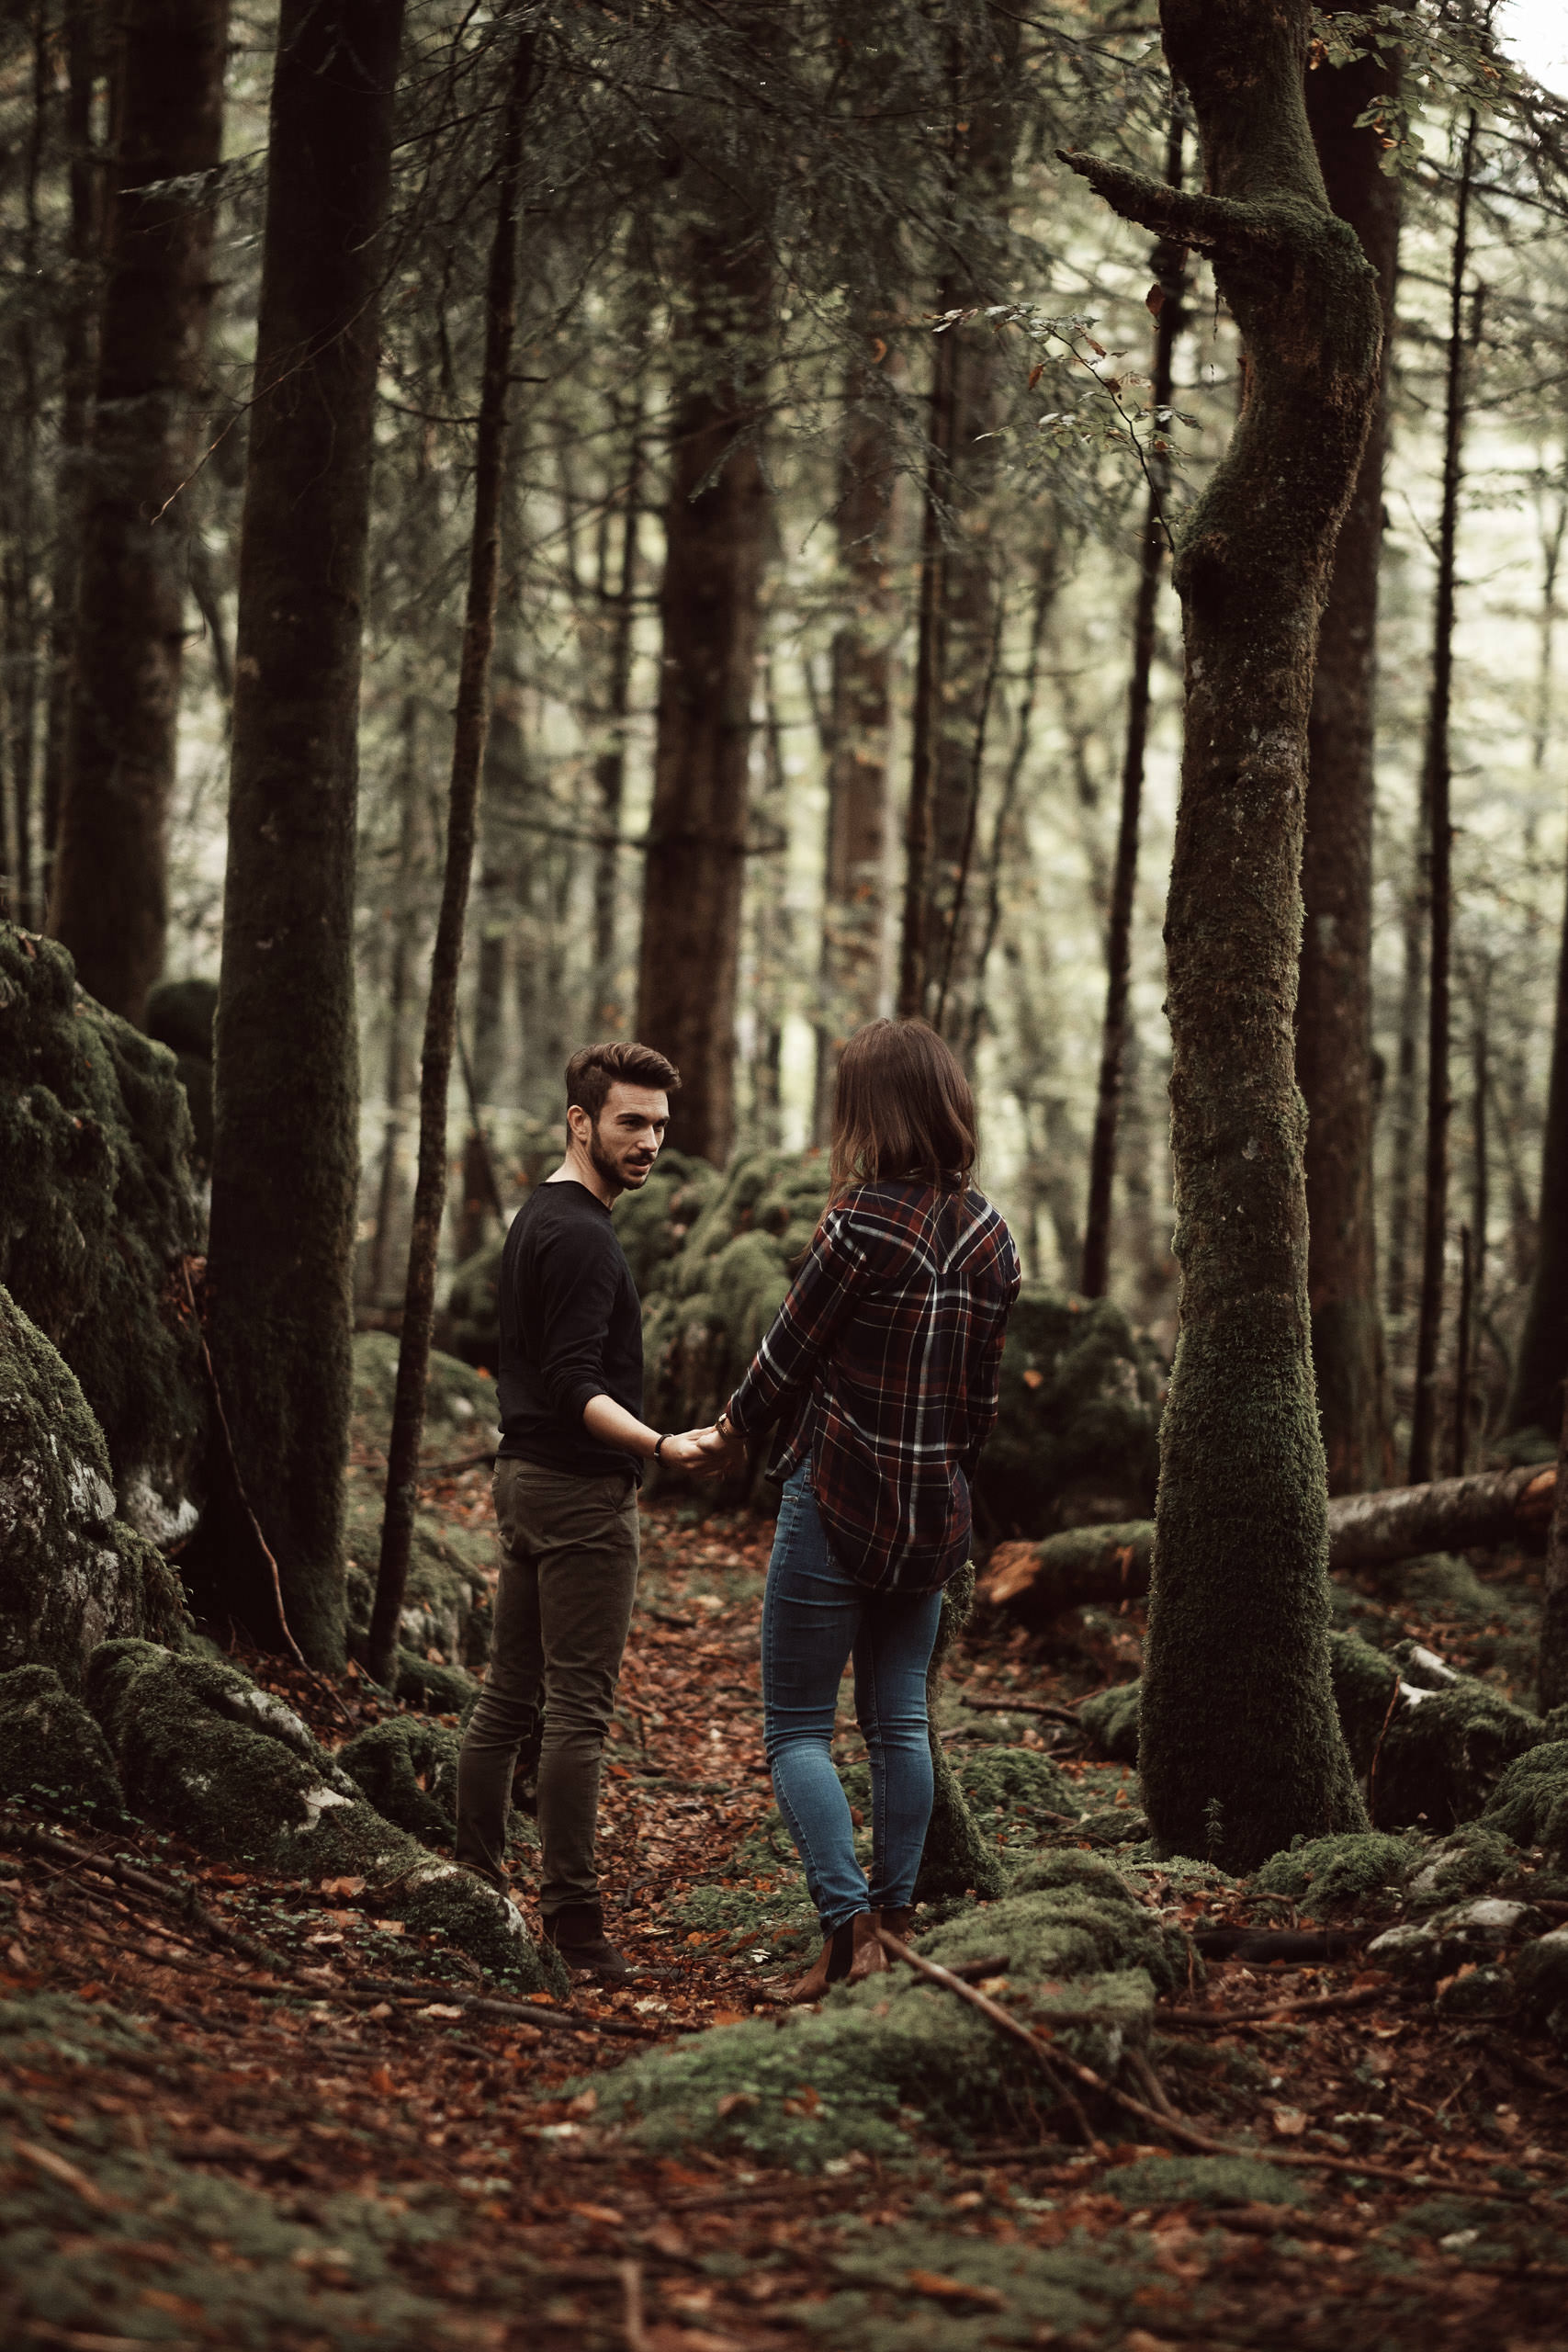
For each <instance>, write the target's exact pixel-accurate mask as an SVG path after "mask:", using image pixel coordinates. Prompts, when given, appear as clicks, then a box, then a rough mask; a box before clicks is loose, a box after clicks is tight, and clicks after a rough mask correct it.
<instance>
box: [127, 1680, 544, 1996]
mask: <svg viewBox="0 0 1568 2352" xmlns="http://www.w3.org/2000/svg"><path fill="white" fill-rule="evenodd" d="M87 1702H88V1704H89V1706H91V1707H92V1709H93V1711H94V1713H95V1714H96V1716H97V1718H98V1721H99V1722H100V1724H103V1726H104V1728H105V1731H106V1732H107V1736H108V1739H109V1744H110V1747H111V1748H112V1749H113V1751H114V1754H115V1758H116V1760H117V1761H118V1767H119V1772H120V1779H121V1781H122V1783H123V1785H124V1788H125V1792H126V1795H127V1797H128V1799H129V1800H130V1804H131V1805H132V1806H133V1807H134V1808H135V1809H137V1810H138V1811H141V1812H144V1813H146V1814H147V1815H150V1816H151V1818H152V1819H153V1820H155V1821H157V1822H159V1823H160V1824H162V1825H163V1826H165V1827H167V1828H171V1829H175V1830H177V1831H178V1832H179V1833H180V1835H181V1836H182V1837H186V1838H189V1839H190V1841H191V1843H192V1844H193V1845H196V1846H198V1847H199V1848H201V1849H202V1850H203V1851H204V1852H207V1853H209V1854H215V1855H220V1856H222V1857H225V1858H228V1859H231V1860H237V1861H243V1862H248V1863H251V1864H253V1865H255V1866H258V1867H260V1868H263V1869H266V1870H270V1871H275V1872H276V1873H277V1874H278V1875H279V1876H280V1877H284V1878H298V1879H304V1880H310V1881H316V1882H319V1881H320V1880H321V1879H323V1878H340V1877H348V1876H359V1877H364V1878H366V1879H367V1880H369V1881H370V1883H372V1884H373V1885H374V1886H375V1888H376V1890H377V1899H378V1904H379V1905H380V1906H381V1908H382V1909H383V1910H384V1911H386V1912H388V1913H389V1915H391V1916H392V1917H400V1918H404V1919H407V1920H408V1922H409V1923H410V1925H411V1926H413V1927H416V1928H419V1929H421V1930H422V1931H423V1932H425V1933H430V1932H433V1931H438V1932H440V1933H443V1934H445V1935H446V1936H447V1937H448V1938H449V1939H450V1940H451V1941H452V1943H453V1944H454V1945H455V1946H457V1949H458V1950H460V1951H466V1952H467V1953H468V1955H469V1957H470V1958H471V1959H473V1960H477V1961H478V1962H479V1963H480V1965H481V1966H483V1967H486V1968H491V1969H494V1970H496V1971H498V1972H500V1973H503V1974H505V1975H507V1976H508V1977H510V1978H511V1979H512V1980H513V1982H514V1983H516V1984H519V1985H523V1986H524V1987H525V1988H526V1989H527V1990H530V1991H540V1990H542V1989H545V1988H549V1989H551V1990H555V1991H564V1990H565V1989H566V1979H565V1975H564V1973H563V1972H562V1970H561V1968H560V1964H559V1962H558V1961H557V1960H556V1959H555V1956H554V1954H553V1953H543V1952H541V1951H539V1950H538V1949H537V1948H536V1946H535V1945H534V1944H533V1942H532V1941H531V1940H530V1939H529V1936H528V1933H527V1930H526V1928H525V1926H524V1922H523V1916H522V1914H521V1912H520V1911H519V1910H518V1909H517V1907H516V1905H514V1904H513V1903H511V1902H509V1901H508V1900H507V1899H506V1898H505V1897H504V1896H503V1895H501V1894H496V1893H495V1892H494V1891H493V1890H492V1889H491V1888H490V1887H488V1886H486V1885H485V1884H484V1883H482V1882H481V1881H480V1880H479V1879H477V1878H475V1877H473V1876H471V1875H470V1873H469V1872H468V1871H459V1870H458V1869H457V1867H456V1866H455V1865H454V1864H453V1863H451V1862H447V1861H443V1860H440V1859H438V1857H437V1856H435V1855H434V1854H433V1853H431V1852H430V1851H429V1850H428V1849H426V1848H425V1847H424V1846H423V1845H420V1844H419V1843H417V1842H416V1840H415V1838H413V1837H412V1836H411V1835H410V1834H409V1832H408V1831H407V1830H406V1829H405V1828H402V1827H400V1826H396V1825H395V1824H394V1823H393V1822H391V1821H389V1820H388V1819H387V1818H386V1817H385V1816H384V1815H382V1814H381V1813H379V1812H378V1811H377V1810H376V1809H375V1808H374V1806H373V1805H371V1804H368V1803H367V1802H366V1800H365V1798H364V1796H363V1795H362V1793H361V1787H360V1783H359V1782H358V1781H355V1779H353V1778H351V1777H350V1775H349V1773H348V1772H346V1771H344V1770H343V1769H342V1767H341V1766H340V1765H339V1764H338V1763H336V1762H334V1761H333V1758H330V1757H328V1756H327V1755H326V1754H325V1753H324V1751H323V1750H322V1749H321V1748H320V1747H318V1746H317V1745H316V1743H315V1741H314V1740H313V1739H312V1737H311V1736H310V1732H309V1731H308V1730H307V1729H306V1727H305V1725H304V1724H302V1723H301V1722H300V1721H299V1717H298V1716H297V1715H295V1714H294V1713H292V1712H291V1711H290V1709H288V1707H286V1706H284V1705H283V1703H282V1702H281V1701H279V1700H277V1699H275V1698H273V1697H272V1696H271V1695H270V1694H269V1693H268V1692H266V1691H261V1690H258V1689H257V1687H256V1685H255V1684H254V1683H253V1682H251V1681H250V1680H249V1679H247V1678H246V1677H245V1676H244V1675H243V1674H241V1673H240V1672H239V1671H238V1670H237V1669H236V1668H233V1667H231V1666H228V1665H225V1664H221V1663H220V1662H219V1661H217V1660H214V1659H211V1658H206V1657H174V1656H172V1655H171V1654H170V1653H169V1652H168V1651H166V1650H160V1649H157V1648H155V1647H154V1646H153V1645H152V1644H150V1643H146V1642H111V1643H107V1644H106V1645H104V1647H103V1648H102V1649H101V1650H99V1651H97V1652H96V1654H95V1657H94V1658H93V1660H92V1663H91V1666H90V1668H89V1670H88V1677H87ZM402 1720H403V1721H404V1722H409V1721H410V1719H409V1718H406V1717H405V1718H403V1719H402ZM383 1729H385V1730H389V1731H390V1732H393V1733H394V1734H395V1733H396V1731H397V1726H396V1725H391V1726H383ZM415 1730H417V1731H418V1732H420V1733H423V1736H425V1738H427V1739H430V1740H434V1741H441V1740H442V1739H443V1737H445V1738H446V1739H447V1740H450V1738H451V1735H450V1734H447V1735H443V1734H442V1733H441V1732H440V1729H439V1727H438V1726H434V1725H430V1724H412V1725H411V1730H410V1732H409V1735H408V1737H409V1740H410V1743H411V1746H410V1748H409V1750H408V1751H407V1755H408V1761H409V1764H410V1776H411V1777H412V1780H413V1781H414V1792H415V1793H416V1794H419V1795H424V1796H428V1795H429V1792H428V1791H420V1790H419V1789H418V1767H417V1765H416V1764H415V1762H414V1758H413V1753H412V1739H413V1736H414V1732H415ZM367 1737H370V1738H373V1735H367ZM391 1745H392V1743H391V1741H390V1740H389V1741H387V1742H385V1743H383V1744H382V1745H381V1747H376V1748H374V1749H373V1750H372V1757H371V1761H370V1762H369V1763H364V1758H363V1755H362V1758H361V1761H362V1763H364V1769H365V1771H366V1774H367V1778H375V1779H376V1780H377V1782H378V1786H382V1787H386V1788H389V1789H391V1790H392V1792H393V1795H394V1800H395V1801H397V1802H406V1801H407V1798H408V1791H407V1788H406V1785H405V1784H404V1782H403V1781H402V1780H401V1778H400V1773H399V1770H398V1762H399V1759H398V1758H396V1757H395V1756H392V1755H390V1754H389V1750H390V1747H391ZM443 1754H444V1756H445V1755H446V1750H445V1749H444V1750H443ZM437 1770H438V1774H439V1768H437ZM426 1817H427V1818H428V1816H426Z"/></svg>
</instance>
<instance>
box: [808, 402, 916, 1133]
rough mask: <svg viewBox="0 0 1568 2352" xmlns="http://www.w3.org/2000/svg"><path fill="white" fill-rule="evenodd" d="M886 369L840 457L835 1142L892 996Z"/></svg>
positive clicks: (832, 749) (849, 413)
mask: <svg viewBox="0 0 1568 2352" xmlns="http://www.w3.org/2000/svg"><path fill="white" fill-rule="evenodd" d="M878 393H879V381H878V377H877V371H876V369H875V368H873V367H871V366H870V365H865V364H863V365H861V366H859V367H856V368H852V369H851V371H850V374H849V377H848V379H847V381H846V383H845V386H844V437H843V442H842V445H841V447H840V458H839V504H838V509H837V513H836V515H835V516H834V521H835V524H836V526H837V530H838V537H839V575H840V595H841V598H842V605H841V608H840V609H841V613H842V617H841V618H840V624H839V627H838V628H837V629H836V630H835V631H834V633H833V648H832V683H831V687H830V690H829V710H828V724H827V735H828V838H827V850H826V855H825V858H824V862H823V876H822V901H823V903H822V962H821V1001H820V1006H819V1018H818V1031H817V1101H816V1114H815V1118H814V1121H813V1129H814V1132H815V1134H816V1136H817V1138H818V1142H824V1141H826V1139H827V1132H828V1126H829V1121H830V1118H831V1111H832V1095H833V1072H834V1070H835V1069H836V1068H837V1066H838V1057H839V1047H840V1046H841V1045H842V1043H843V1041H844V1039H845V1038H846V1037H847V1036H848V1035H850V1033H851V1032H852V1030H854V1029H858V1028H859V1027H860V1026H861V1024H862V1023H863V1022H866V1021H871V1020H874V1018H875V1015H876V1012H877V1009H878V1004H879V1001H880V999H881V993H882V917H883V905H884V898H883V888H884V879H885V873H886V822H887V765H888V755H889V752H890V749H891V742H892V730H893V691H892V690H893V662H894V639H895V635H896V620H897V597H896V595H895V594H894V593H893V591H892V589H891V586H890V584H889V574H888V565H889V560H890V556H891V547H890V541H891V537H892V533H893V529H894V513H893V500H894V492H895V490H896V487H897V474H896V472H895V469H894V463H893V455H894V453H893V445H892V439H891V435H890V432H889V424H888V417H887V413H886V407H885V405H884V404H883V402H882V401H881V400H880V399H879V397H878Z"/></svg>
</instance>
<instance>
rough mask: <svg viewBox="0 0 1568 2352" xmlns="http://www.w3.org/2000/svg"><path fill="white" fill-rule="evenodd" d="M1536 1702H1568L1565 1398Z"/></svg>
mask: <svg viewBox="0 0 1568 2352" xmlns="http://www.w3.org/2000/svg"><path fill="white" fill-rule="evenodd" d="M1536 1680H1537V1690H1536V1704H1537V1706H1539V1707H1540V1709H1541V1710H1542V1711H1543V1713H1544V1711H1545V1710H1546V1709H1547V1708H1549V1707H1561V1706H1562V1705H1563V1704H1564V1703H1568V1401H1565V1402H1564V1405H1563V1408H1562V1435H1561V1436H1560V1438H1559V1439H1558V1443H1557V1478H1556V1486H1555V1490H1554V1492H1553V1496H1552V1507H1551V1527H1550V1529H1549V1531H1548V1533H1547V1538H1546V1599H1545V1606H1544V1608H1543V1610H1542V1611H1541V1620H1540V1662H1539V1667H1538V1670H1537V1677H1536Z"/></svg>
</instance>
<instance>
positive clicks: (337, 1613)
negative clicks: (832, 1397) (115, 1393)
mask: <svg viewBox="0 0 1568 2352" xmlns="http://www.w3.org/2000/svg"><path fill="white" fill-rule="evenodd" d="M400 32H401V8H400V6H399V5H398V0H325V4H323V0H283V6H282V9H281V13H280V16H279V19H278V34H277V58H276V68H275V71H274V77H273V88H272V118H271V129H270V138H269V146H268V153H269V157H270V167H269V170H268V175H267V203H266V225H265V244H264V249H263V258H262V286H261V304H260V314H259V319H258V323H257V336H256V365H255V392H254V403H253V406H252V410H251V428H250V432H251V437H250V451H249V458H248V464H247V468H246V477H245V497H244V508H243V522H242V529H241V543H240V582H239V633H238V644H237V649H236V662H235V695H234V724H233V758H232V767H231V785H230V800H229V863H228V872H227V876H226V880H225V886H224V897H223V956H222V964H221V968H220V982H219V1000H218V1019H217V1030H216V1070H215V1098H216V1134H215V1140H214V1155H213V1171H212V1238H211V1249H210V1256H209V1288H210V1298H211V1307H210V1313H211V1341H212V1354H213V1361H214V1363H215V1366H216V1369H217V1375H218V1380H219V1384H220V1388H221V1390H222V1393H223V1396H224V1398H225V1400H226V1403H227V1407H228V1412H229V1419H230V1423H231V1428H232V1430H233V1438H234V1449H235V1454H236V1459H237V1463H238V1466H239V1472H240V1476H241V1477H242V1479H243V1483H244V1485H245V1487H246V1489H247V1490H248V1492H249V1495H250V1498H251V1500H252V1502H253V1503H254V1507H255V1510H256V1512H257V1514H258V1516H259V1518H260V1520H261V1522H262V1526H263V1529H264V1531H265V1534H266V1538H267V1541H268V1543H269V1544H270V1545H271V1547H272V1550H273V1552H274V1553H275V1554H276V1559H277V1568H278V1577H279V1582H280V1585H281V1588H282V1592H283V1600H284V1606H285V1609H286V1611H287V1612H288V1619H289V1622H290V1623H291V1625H292V1627H293V1630H294V1634H295V1637H296V1639H297V1640H298V1642H299V1647H300V1648H301V1650H302V1651H303V1652H304V1654H305V1656H306V1657H308V1658H309V1659H310V1661H311V1663H312V1664H314V1665H317V1666H323V1667H330V1666H332V1665H333V1664H341V1662H342V1657H343V1646H344V1556H343V1512H344V1498H343V1468H344V1457H345V1454H346V1452H347V1443H348V1407H349V1377H350V1368H351V1359H350V1342H351V1337H352V1332H353V1267H354V1248H355V1216H356V1210H357V1194H358V1170H359V1149H358V1050H357V1037H356V1028H355V1004H354V876H355V814H356V803H357V797H358V721H359V676H360V653H361V632H362V628H363V620H364V595H365V574H366V548H367V528H368V522H369V505H370V471H371V460H372V452H373V447H374V436H373V425H374V419H375V400H376V368H377V357H378V307H377V300H378V290H379V287H380V279H381V256H380V234H381V230H382V224H383V222H384V220H385V217H386V210H387V201H388V195H389V186H390V165H391V147H392V130H393V101H394V93H395V88H396V79H397V63H398V47H399V40H400ZM209 1522H210V1528H209V1533H208V1535H207V1538H206V1542H205V1544H204V1549H205V1551H206V1554H207V1556H208V1557H209V1558H210V1559H211V1560H213V1562H214V1563H215V1564H216V1565H217V1566H218V1567H219V1568H220V1570H221V1569H222V1567H223V1566H225V1564H226V1559H227V1557H229V1556H231V1552H226V1548H225V1547H226V1544H229V1545H230V1546H231V1545H232V1544H237V1543H238V1542H239V1541H240V1540H241V1539H240V1538H239V1537H238V1536H237V1535H235V1534H234V1532H233V1530H232V1528H231V1526H229V1525H228V1524H226V1521H225V1517H224V1513H223V1511H222V1510H213V1511H210V1512H209ZM256 1630H257V1631H258V1633H259V1634H262V1635H263V1636H266V1635H267V1634H269V1630H270V1629H268V1628H267V1627H266V1626H265V1625H261V1626H258V1627H257V1629H256Z"/></svg>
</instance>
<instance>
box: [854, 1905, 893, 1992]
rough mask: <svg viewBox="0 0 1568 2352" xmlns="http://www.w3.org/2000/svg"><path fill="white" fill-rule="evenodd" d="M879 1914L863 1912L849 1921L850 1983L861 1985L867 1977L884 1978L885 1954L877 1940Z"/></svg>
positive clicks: (885, 1968)
mask: <svg viewBox="0 0 1568 2352" xmlns="http://www.w3.org/2000/svg"><path fill="white" fill-rule="evenodd" d="M879 1917H881V1914H880V1913H879V1912H875V1911H863V1912H862V1913H861V1915H860V1917H858V1918H856V1919H852V1920H851V1921H850V1926H851V1928H852V1929H853V1931H854V1948H853V1951H852V1954H851V1957H850V1983H851V1984H852V1985H863V1983H864V1982H865V1979H866V1978H867V1977H868V1976H886V1973H887V1954H886V1952H885V1951H883V1949H882V1945H881V1943H880V1942H879V1940H878V1939H877V1933H876V1923H877V1920H878V1918H879Z"/></svg>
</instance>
